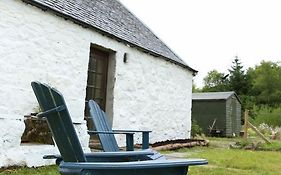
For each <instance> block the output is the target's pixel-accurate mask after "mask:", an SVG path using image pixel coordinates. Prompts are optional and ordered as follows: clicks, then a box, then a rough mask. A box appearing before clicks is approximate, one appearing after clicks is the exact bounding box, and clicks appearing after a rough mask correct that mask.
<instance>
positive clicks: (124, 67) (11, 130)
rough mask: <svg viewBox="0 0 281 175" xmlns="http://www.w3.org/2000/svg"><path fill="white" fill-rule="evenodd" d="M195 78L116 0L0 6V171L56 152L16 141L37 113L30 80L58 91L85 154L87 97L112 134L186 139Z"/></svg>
mask: <svg viewBox="0 0 281 175" xmlns="http://www.w3.org/2000/svg"><path fill="white" fill-rule="evenodd" d="M195 73H196V71H195V70H194V69H192V68H190V67H189V66H188V65H187V64H186V63H184V62H183V61H182V60H181V59H180V58H179V57H178V56H177V55H176V54H175V53H173V52H172V51H171V50H170V49H169V48H168V47H167V46H166V45H165V44H164V43H163V42H162V41H161V40H160V39H159V38H158V37H157V36H156V35H154V34H153V33H152V32H151V31H150V30H149V29H148V28H147V27H146V26H145V25H144V24H142V23H141V22H140V20H138V18H136V17H135V16H134V15H133V14H132V13H131V12H129V11H128V10H127V9H126V8H125V7H124V6H123V5H122V4H121V3H120V2H118V1H117V0H1V1H0V99H1V100H0V150H1V153H0V167H3V166H11V165H26V166H41V165H46V164H50V163H51V162H50V161H46V160H43V159H42V156H43V155H44V154H50V153H56V152H57V149H56V148H55V146H53V145H47V144H36V143H23V142H22V140H21V138H22V135H23V133H24V130H25V127H26V126H25V123H24V120H25V117H24V116H26V115H29V114H31V113H34V112H38V110H39V109H38V104H37V101H36V98H35V96H34V94H33V92H32V89H31V86H30V82H31V81H34V80H38V81H41V82H44V83H47V84H50V85H51V86H54V87H55V88H57V89H58V90H59V91H61V92H62V93H63V95H64V97H65V99H66V102H67V105H68V107H69V110H70V113H71V115H72V119H73V122H74V124H75V127H76V129H77V131H78V132H79V138H80V139H81V142H82V145H83V147H84V149H85V150H87V151H89V148H88V143H89V135H88V134H87V124H86V120H84V116H85V115H86V114H87V112H84V111H85V105H86V103H85V101H86V100H88V99H91V98H93V99H95V100H97V101H98V102H99V104H100V105H101V106H102V108H103V109H105V111H106V112H107V114H108V115H109V117H110V120H111V124H112V125H113V128H120V129H125V128H126V129H149V130H153V132H152V134H151V138H150V141H151V143H153V142H157V141H163V140H168V139H183V138H189V137H190V128H191V94H192V78H193V76H194V74H195ZM122 139H123V138H122V137H120V138H119V141H120V143H121V141H122Z"/></svg>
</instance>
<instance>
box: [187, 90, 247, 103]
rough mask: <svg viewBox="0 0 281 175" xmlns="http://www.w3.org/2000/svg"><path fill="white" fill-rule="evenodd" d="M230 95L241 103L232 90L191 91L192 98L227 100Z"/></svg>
mask: <svg viewBox="0 0 281 175" xmlns="http://www.w3.org/2000/svg"><path fill="white" fill-rule="evenodd" d="M232 95H235V96H236V98H237V99H238V101H239V102H240V103H241V101H240V99H239V97H238V96H237V94H236V93H235V92H234V91H229V92H206V93H192V100H227V99H228V98H230V97H231V96H232Z"/></svg>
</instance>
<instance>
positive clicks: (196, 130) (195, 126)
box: [191, 120, 203, 137]
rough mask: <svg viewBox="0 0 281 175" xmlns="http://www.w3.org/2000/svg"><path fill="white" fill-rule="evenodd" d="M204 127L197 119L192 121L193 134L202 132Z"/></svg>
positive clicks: (193, 135)
mask: <svg viewBox="0 0 281 175" xmlns="http://www.w3.org/2000/svg"><path fill="white" fill-rule="evenodd" d="M202 131H203V130H202V128H201V127H200V126H199V125H198V123H197V121H196V120H192V121H191V136H192V137H195V136H196V135H201V134H202Z"/></svg>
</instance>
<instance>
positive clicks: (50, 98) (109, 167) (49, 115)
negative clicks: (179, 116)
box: [31, 82, 208, 175]
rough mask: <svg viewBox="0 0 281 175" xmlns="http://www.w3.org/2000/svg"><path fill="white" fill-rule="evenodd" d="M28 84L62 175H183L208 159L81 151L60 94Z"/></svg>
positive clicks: (36, 83)
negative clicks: (131, 156)
mask: <svg viewBox="0 0 281 175" xmlns="http://www.w3.org/2000/svg"><path fill="white" fill-rule="evenodd" d="M31 84H32V88H33V91H34V93H35V95H36V98H37V101H38V103H39V105H40V108H41V110H42V112H41V113H40V114H38V117H44V118H45V119H46V120H47V123H48V125H49V127H50V130H51V132H52V134H53V137H54V140H55V142H56V144H57V146H58V149H59V151H60V153H61V156H62V159H63V161H62V162H61V163H60V164H59V171H60V174H62V175H113V174H114V175H160V174H161V175H186V174H187V172H188V167H189V166H191V165H203V164H207V163H208V162H207V161H206V160H204V159H186V160H146V161H132V162H120V161H123V160H121V159H118V158H119V157H118V156H120V155H118V154H119V152H115V153H117V154H115V153H111V152H110V153H109V152H103V153H89V154H84V152H83V150H82V147H81V145H80V142H79V140H78V137H77V134H76V132H75V129H74V126H73V124H72V121H71V117H70V115H69V112H68V110H67V107H66V104H65V101H64V99H63V96H62V95H61V94H60V93H59V92H58V91H57V90H56V89H54V88H51V87H50V86H48V85H45V84H41V83H39V82H32V83H31ZM132 152H134V151H132ZM111 161H117V162H111Z"/></svg>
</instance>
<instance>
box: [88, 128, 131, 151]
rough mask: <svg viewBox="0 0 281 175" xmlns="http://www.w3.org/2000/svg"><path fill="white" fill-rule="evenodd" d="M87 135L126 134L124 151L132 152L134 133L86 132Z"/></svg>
mask: <svg viewBox="0 0 281 175" xmlns="http://www.w3.org/2000/svg"><path fill="white" fill-rule="evenodd" d="M88 134H126V150H127V151H134V134H135V133H134V132H125V131H123V132H114V131H112V132H111V131H88Z"/></svg>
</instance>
